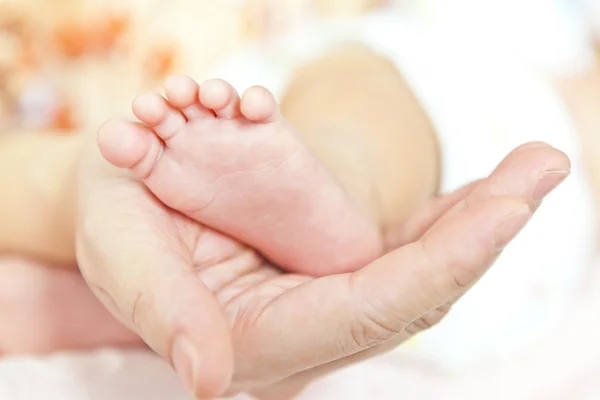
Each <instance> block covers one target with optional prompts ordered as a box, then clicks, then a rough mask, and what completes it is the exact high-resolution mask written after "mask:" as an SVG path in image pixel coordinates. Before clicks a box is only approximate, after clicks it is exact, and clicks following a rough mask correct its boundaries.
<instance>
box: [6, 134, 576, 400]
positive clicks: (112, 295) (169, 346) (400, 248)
mask: <svg viewBox="0 0 600 400" xmlns="http://www.w3.org/2000/svg"><path fill="white" fill-rule="evenodd" d="M74 147H76V146H74ZM81 154H83V157H81V160H82V163H81V164H80V165H78V166H77V170H78V171H79V173H80V181H79V182H80V185H78V186H77V187H76V189H77V193H78V194H79V198H78V204H79V209H78V211H77V220H78V224H77V226H78V227H79V229H78V231H77V237H78V240H77V248H78V255H79V262H80V267H81V270H82V272H83V275H84V276H85V278H86V280H87V283H88V284H89V286H90V287H91V288H92V290H93V291H94V292H95V293H96V295H98V297H99V298H100V299H101V300H102V301H103V303H104V305H105V306H107V308H108V309H109V310H110V311H111V312H112V313H113V314H114V315H115V316H117V317H118V318H119V319H120V320H121V321H122V322H124V323H125V325H127V326H128V327H129V328H131V329H132V330H133V331H135V332H136V333H137V334H139V335H140V336H141V337H142V338H143V339H144V341H145V342H146V343H147V344H148V345H150V347H151V348H152V349H153V350H155V351H156V352H157V353H158V354H160V355H161V356H163V357H165V358H166V359H167V360H169V361H170V362H171V363H172V364H173V365H174V367H175V368H176V370H177V371H178V372H179V374H180V375H181V377H182V379H183V381H184V383H186V384H187V386H188V387H189V388H190V390H191V391H193V392H195V393H196V394H197V396H198V397H211V396H214V395H218V394H221V393H223V392H227V393H232V392H235V391H239V390H247V391H251V392H253V393H256V394H258V395H260V397H262V398H279V399H281V398H285V397H286V396H289V395H292V394H294V393H297V391H298V390H300V389H301V388H302V387H303V386H304V385H305V384H306V383H308V382H310V381H311V380H312V379H314V378H316V377H318V376H320V375H322V374H323V373H326V372H328V371H331V370H333V369H336V368H339V367H341V366H344V365H347V364H349V363H353V362H357V361H359V360H361V359H365V358H368V357H371V356H373V355H376V354H378V353H380V352H382V351H385V350H387V349H390V348H392V347H394V346H396V345H398V344H399V343H401V342H402V341H404V340H406V339H407V338H408V337H410V336H411V335H413V334H414V333H416V332H418V331H419V330H421V329H423V328H427V327H428V326H430V325H432V324H434V323H436V322H437V321H438V320H439V319H440V318H441V317H442V316H443V315H444V313H445V312H447V311H448V309H449V307H450V306H451V304H452V303H453V302H454V301H455V300H456V299H457V298H459V297H460V296H461V295H462V294H463V293H464V292H465V291H466V290H467V288H468V287H469V286H470V285H471V284H472V283H474V282H475V281H476V280H477V279H478V277H479V276H481V275H482V274H483V273H484V272H485V270H486V269H487V268H488V267H489V265H490V264H491V263H492V262H493V260H494V259H495V258H496V257H497V255H498V253H499V252H500V251H501V250H502V249H503V248H504V246H505V245H506V244H508V242H510V240H511V239H512V238H513V237H514V236H515V235H516V234H517V233H518V231H519V230H520V229H521V228H522V227H523V226H524V224H525V223H526V222H527V221H528V219H529V218H530V217H531V214H532V213H533V212H534V211H535V209H536V208H537V205H539V203H540V201H541V200H542V198H543V197H544V196H545V195H546V194H548V193H549V192H550V191H551V190H552V189H553V188H554V187H556V185H558V184H559V183H560V181H561V180H562V179H564V177H566V175H567V174H568V171H569V162H568V159H567V158H566V156H564V154H562V153H561V152H560V151H558V150H555V149H553V148H551V147H549V146H546V145H543V144H539V143H534V144H530V145H527V146H524V147H522V148H519V149H518V150H516V151H515V152H514V153H512V154H511V155H510V156H509V157H508V158H507V160H506V161H505V162H503V163H502V164H501V165H500V166H499V167H498V169H497V170H496V171H495V172H494V173H493V174H492V175H491V176H490V177H489V178H487V179H484V180H482V181H480V182H477V183H475V184H473V185H470V186H468V187H467V188H465V189H463V190H461V191H459V192H457V193H454V194H451V195H448V196H443V197H440V198H439V199H438V200H436V201H433V202H430V203H427V204H426V205H424V206H421V208H420V209H419V210H417V211H415V212H414V213H412V215H411V217H410V218H407V219H405V221H403V223H401V224H395V225H390V226H389V227H388V229H387V230H386V232H387V234H386V235H385V239H386V243H387V249H388V250H389V252H388V253H387V255H385V256H383V257H382V258H380V259H378V260H376V261H375V262H373V263H371V264H369V265H367V266H366V267H364V268H361V269H359V270H358V271H357V272H354V273H348V274H340V275H337V276H332V277H325V278H320V279H314V278H310V277H308V276H303V275H294V274H288V273H284V272H282V271H281V270H279V269H276V268H274V267H272V266H271V265H269V264H268V263H266V262H265V261H264V260H263V259H261V258H260V257H258V256H257V255H256V253H255V252H254V251H251V250H249V249H248V248H245V247H244V246H241V245H240V244H238V243H237V242H235V241H233V240H232V239H229V238H227V237H225V236H222V235H220V234H218V233H216V232H215V231H212V230H211V229H209V228H207V227H205V226H203V225H201V224H199V223H197V222H193V221H192V220H190V219H188V218H186V217H184V216H182V215H181V214H179V213H177V212H174V211H173V210H171V209H168V208H166V207H165V206H164V205H163V204H162V203H161V202H159V201H158V200H157V199H156V198H155V197H154V196H152V195H151V194H150V193H149V192H148V191H147V190H146V187H145V185H144V184H143V183H141V182H140V181H138V180H137V179H135V177H134V176H133V175H132V174H131V173H130V172H128V171H125V170H120V169H117V168H114V167H112V166H110V165H109V164H108V163H107V162H106V161H104V160H103V158H102V157H101V155H100V152H99V150H98V148H97V147H96V146H95V145H94V143H88V146H85V148H83V149H80V150H79V152H74V155H73V157H74V158H79V156H80V155H81ZM2 161H3V160H2V158H0V162H2ZM559 178H560V179H559ZM15 192H16V191H15ZM21 195H22V196H26V194H24V193H23V194H21ZM49 214H50V215H51V214H52V213H49ZM16 222H18V221H16ZM28 229H33V227H30V228H28ZM37 229H39V228H36V230H37ZM41 231H43V230H41ZM68 247H69V246H65V248H68ZM417 283H418V284H417ZM81 284H82V282H79V283H77V282H75V281H74V282H73V285H74V286H75V285H81ZM375 288H376V289H377V290H374V289H375ZM323 299H328V301H327V302H324V301H323ZM198 304H202V307H198ZM373 305H378V306H377V308H373ZM82 311H83V310H82ZM90 311H93V310H92V307H90ZM96 312H98V311H96ZM48 314H51V313H48ZM307 321H308V322H309V323H307ZM299 326H302V327H303V335H302V336H298V335H296V334H295V333H296V332H297V329H298V327H299ZM242 328H243V329H242ZM125 333H126V331H125ZM125 333H124V334H125ZM175 338H178V339H179V340H175ZM198 354H201V355H202V357H201V358H198ZM259 355H260V356H259ZM233 360H235V366H234V364H233ZM194 361H195V362H194ZM192 370H193V372H195V373H192Z"/></svg>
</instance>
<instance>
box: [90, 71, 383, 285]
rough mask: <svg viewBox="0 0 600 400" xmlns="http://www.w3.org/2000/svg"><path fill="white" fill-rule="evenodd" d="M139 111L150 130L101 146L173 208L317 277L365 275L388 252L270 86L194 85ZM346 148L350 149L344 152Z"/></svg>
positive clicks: (132, 126) (114, 128) (130, 126)
mask: <svg viewBox="0 0 600 400" xmlns="http://www.w3.org/2000/svg"><path fill="white" fill-rule="evenodd" d="M165 88H166V97H167V99H165V98H163V97H162V96H160V95H156V94H144V95H141V96H140V97H138V98H137V99H136V100H135V101H134V103H133V110H134V113H135V115H136V116H137V118H139V120H140V121H141V122H142V123H143V124H140V123H131V122H125V121H120V120H116V121H111V122H109V123H107V124H105V125H104V126H103V127H102V128H101V129H100V132H99V138H98V140H99V146H100V150H101V152H102V154H103V155H104V157H105V158H106V159H107V160H108V161H109V162H110V163H112V164H113V165H115V166H117V167H120V168H129V169H130V170H131V171H133V172H134V173H135V174H136V175H137V176H138V177H139V178H140V179H142V180H143V182H144V183H145V184H146V185H147V187H148V189H150V190H151V191H152V192H153V193H154V194H155V195H156V196H157V197H158V198H159V199H160V200H161V201H162V202H163V203H164V204H166V205H167V206H169V207H171V208H173V209H175V210H178V211H180V212H181V213H183V214H185V215H187V216H189V217H190V218H192V219H194V220H196V221H198V222H201V223H203V224H205V225H208V226H210V227H212V228H213V229H217V230H219V231H222V232H224V233H226V234H228V235H230V236H232V237H234V238H236V239H238V240H240V241H242V242H244V243H246V244H248V245H250V246H252V247H254V248H256V249H257V250H259V251H260V252H261V253H262V254H264V255H265V256H266V257H267V258H269V259H271V260H272V261H273V262H275V263H276V264H278V265H280V266H281V267H283V268H285V269H288V270H292V271H295V272H301V273H306V274H311V275H330V274H334V273H342V272H347V271H352V270H356V269H358V268H360V267H362V266H364V265H365V264H366V263H368V262H370V261H372V260H373V259H375V258H376V257H377V256H379V255H380V253H381V249H382V247H381V238H380V233H379V230H378V228H377V227H376V226H375V224H374V223H372V222H371V220H370V219H369V218H368V216H367V213H366V212H363V211H362V210H361V209H360V208H359V207H357V206H356V205H355V204H354V203H353V202H352V201H351V199H349V198H348V196H347V195H346V193H345V192H344V190H343V189H342V188H341V187H340V186H339V185H338V184H337V183H336V182H335V180H334V179H333V177H332V176H330V174H329V173H328V171H326V170H325V168H324V167H323V166H322V164H321V163H320V162H319V161H318V160H317V159H316V158H314V157H313V156H312V155H311V154H310V152H309V150H308V149H307V148H306V147H305V146H304V145H303V143H302V142H301V141H300V140H299V138H298V136H297V134H296V132H295V130H294V129H293V127H292V126H290V125H289V124H288V123H287V121H285V119H284V118H283V117H282V116H281V114H280V111H279V107H278V105H277V102H276V101H275V99H274V97H273V95H272V94H271V93H270V92H269V91H267V90H266V89H264V88H262V87H253V88H251V89H249V90H248V91H247V92H246V93H245V94H244V95H243V97H242V98H241V99H240V96H239V95H238V94H237V92H236V91H235V89H233V88H232V87H231V86H230V85H229V84H228V83H226V82H224V81H221V80H210V81H207V82H205V83H203V84H202V85H201V86H200V85H198V84H197V83H196V82H195V81H193V80H192V79H190V78H188V77H184V76H175V77H172V78H170V79H168V80H167V81H166V83H165ZM335 145H336V146H338V145H343V144H341V143H340V144H335Z"/></svg>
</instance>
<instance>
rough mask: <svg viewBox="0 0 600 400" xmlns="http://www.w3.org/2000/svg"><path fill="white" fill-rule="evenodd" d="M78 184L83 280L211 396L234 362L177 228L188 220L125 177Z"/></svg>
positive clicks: (217, 310) (198, 391)
mask: <svg viewBox="0 0 600 400" xmlns="http://www.w3.org/2000/svg"><path fill="white" fill-rule="evenodd" d="M85 186H86V187H85V188H84V189H83V190H82V195H81V197H82V198H81V199H80V202H81V204H82V210H81V212H80V215H81V218H80V221H79V224H78V227H79V231H78V233H77V255H78V260H79V263H80V268H81V271H82V273H83V274H84V276H85V278H86V281H87V283H88V285H90V287H91V288H92V290H93V291H94V293H95V294H96V296H97V297H98V298H99V299H100V300H101V301H102V302H103V303H104V305H105V306H107V308H109V310H111V311H112V312H113V314H114V315H115V316H117V317H119V318H120V319H121V320H122V321H123V322H124V323H125V324H126V325H127V326H129V327H130V328H131V329H133V330H134V331H135V332H137V333H138V334H139V335H140V336H141V337H142V339H143V340H144V341H145V342H146V343H147V344H148V345H149V346H150V347H151V348H152V349H153V350H154V351H156V352H157V353H158V354H159V355H161V356H163V357H164V358H166V359H167V360H169V361H170V362H171V363H172V365H173V367H174V369H175V370H176V371H177V373H178V374H179V376H180V378H181V379H182V380H183V382H184V384H185V385H186V386H187V387H188V388H189V389H190V390H191V391H192V392H193V393H194V394H195V395H196V396H198V397H202V398H212V397H217V396H218V395H220V394H221V393H222V392H223V391H224V390H226V389H227V387H228V386H229V383H230V379H231V374H232V370H233V350H232V345H231V339H230V334H231V333H230V327H229V323H228V321H227V319H226V317H225V316H224V314H223V312H222V309H221V307H220V305H219V304H218V303H217V301H216V299H215V297H214V296H213V295H212V293H211V292H210V291H209V290H208V289H207V288H206V287H205V286H204V285H203V284H202V282H201V281H200V280H199V279H198V277H197V276H196V274H195V273H194V265H193V262H192V260H191V254H192V249H189V248H187V247H186V246H189V245H190V244H188V243H186V240H185V239H184V238H182V236H181V232H182V231H186V230H189V229H191V228H189V226H188V225H185V219H184V218H183V217H181V216H178V215H177V214H174V213H171V212H170V211H169V210H167V209H166V208H165V207H164V206H163V205H162V204H160V203H159V202H158V201H157V200H155V199H154V198H152V197H151V196H148V195H147V193H146V192H145V190H144V188H143V187H142V186H141V185H138V184H136V183H133V182H129V181H127V179H125V178H122V177H121V178H118V179H114V180H101V181H98V182H93V181H92V182H88V183H87V184H85ZM186 227H187V228H186ZM200 233H201V232H196V233H195V234H198V235H199V234H200Z"/></svg>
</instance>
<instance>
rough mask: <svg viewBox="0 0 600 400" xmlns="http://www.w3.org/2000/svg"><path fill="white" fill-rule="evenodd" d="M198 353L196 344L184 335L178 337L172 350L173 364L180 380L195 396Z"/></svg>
mask: <svg viewBox="0 0 600 400" xmlns="http://www.w3.org/2000/svg"><path fill="white" fill-rule="evenodd" d="M198 357H199V355H198V352H197V351H196V347H195V346H194V344H193V343H192V342H191V341H190V340H189V339H188V338H187V337H186V336H184V335H178V336H176V337H175V340H174V341H173V348H172V349H171V363H172V364H173V368H174V369H175V372H177V375H179V379H181V381H182V382H183V384H184V385H185V387H186V388H187V389H188V390H189V391H190V392H191V393H193V394H195V393H196V377H197V373H198V368H199V367H198V362H199V361H198Z"/></svg>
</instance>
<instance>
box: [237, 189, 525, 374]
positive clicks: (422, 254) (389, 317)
mask: <svg viewBox="0 0 600 400" xmlns="http://www.w3.org/2000/svg"><path fill="white" fill-rule="evenodd" d="M530 216H531V209H530V208H529V206H528V205H527V203H525V202H524V201H522V200H520V199H515V198H494V199H490V200H488V201H486V202H483V203H481V204H479V205H477V206H473V207H471V208H469V209H466V210H465V211H463V212H461V213H459V214H457V215H456V216H454V217H453V218H452V219H450V220H448V221H446V223H444V224H441V225H440V226H438V227H437V228H436V229H435V230H433V231H431V232H430V233H428V234H427V235H425V236H424V237H423V238H422V239H421V240H419V241H417V242H414V243H412V244H410V245H407V246H405V247H402V248H400V249H398V250H396V251H393V252H391V253H388V254H387V255H385V256H384V257H382V258H380V259H379V260H377V261H375V262H374V263H372V264H371V265H369V266H368V267H366V268H364V269H362V270H360V271H358V272H356V273H354V274H346V275H338V276H332V277H326V278H322V279H319V280H316V281H313V282H310V283H309V284H305V285H303V286H300V287H297V288H296V289H295V290H293V291H292V292H289V293H288V294H286V295H285V296H281V297H280V298H279V299H277V300H276V301H274V302H272V303H271V304H270V305H269V306H268V307H267V308H266V309H265V310H264V311H263V313H262V314H261V316H260V318H259V319H258V320H257V321H256V322H255V323H254V324H253V325H252V327H253V328H254V329H258V330H261V331H262V332H252V333H251V334H249V335H248V337H249V338H250V340H253V342H251V343H249V344H245V346H244V347H246V346H248V348H260V349H262V350H263V351H261V353H260V357H261V360H263V361H264V360H265V359H266V360H269V361H268V363H267V364H268V365H270V366H271V367H272V368H273V370H272V371H271V372H272V373H273V374H276V375H277V376H279V377H282V378H283V377H285V376H288V375H292V374H295V373H297V372H300V371H304V370H306V369H309V368H312V367H315V366H318V365H321V364H324V363H327V362H330V361H334V360H336V359H339V358H342V357H346V356H349V355H352V354H354V353H357V352H359V351H361V350H364V349H367V348H369V347H372V346H375V345H377V344H380V343H383V342H385V341H387V340H390V339H392V338H394V337H396V336H397V335H406V337H408V335H410V332H407V329H411V327H414V326H415V324H416V325H417V326H418V325H420V324H433V323H434V322H436V321H430V320H428V319H427V318H426V317H427V316H428V315H429V314H430V313H435V311H436V310H438V309H441V308H443V307H445V306H446V305H447V304H448V303H449V302H451V301H453V299H456V298H457V297H459V296H460V295H461V294H462V293H464V291H466V290H467V288H468V287H469V286H470V284H471V283H472V282H473V281H475V280H476V279H478V278H479V277H480V276H481V275H482V274H483V273H484V272H485V271H486V270H487V268H488V267H489V266H490V265H491V264H492V262H493V261H494V259H495V258H496V257H497V255H498V253H499V252H500V251H501V249H502V248H503V247H504V246H505V245H506V244H507V243H508V242H509V241H510V240H511V239H512V238H513V237H514V236H515V235H516V234H517V233H518V231H519V230H520V229H521V228H522V227H523V226H524V225H525V224H526V222H527V221H528V220H529V217H530ZM299 326H301V327H302V328H301V334H299V333H300V332H299V331H298V329H299ZM290 338H293V340H292V339H290ZM274 339H277V340H274ZM249 358H250V360H251V357H249ZM256 361H257V360H256ZM251 365H252V362H251V363H250V364H249V365H248V366H240V365H238V366H237V369H238V371H239V370H240V368H242V371H243V372H244V373H246V374H249V375H250V377H251V376H252V370H251V369H250V368H248V369H247V370H246V369H245V368H244V367H250V366H251Z"/></svg>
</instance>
